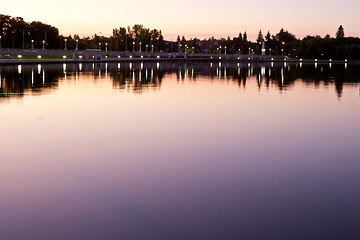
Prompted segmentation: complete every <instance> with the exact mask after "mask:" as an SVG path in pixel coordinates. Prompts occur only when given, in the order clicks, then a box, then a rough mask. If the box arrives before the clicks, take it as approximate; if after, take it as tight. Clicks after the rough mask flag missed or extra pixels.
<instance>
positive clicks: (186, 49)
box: [185, 44, 187, 53]
mask: <svg viewBox="0 0 360 240" xmlns="http://www.w3.org/2000/svg"><path fill="white" fill-rule="evenodd" d="M186 52H187V44H185V53H186Z"/></svg>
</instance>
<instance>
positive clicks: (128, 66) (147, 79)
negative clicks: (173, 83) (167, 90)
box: [110, 63, 164, 93]
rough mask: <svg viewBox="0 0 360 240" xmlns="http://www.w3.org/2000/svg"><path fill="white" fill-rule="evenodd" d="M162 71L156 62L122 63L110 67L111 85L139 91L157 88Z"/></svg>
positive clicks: (161, 77)
mask: <svg viewBox="0 0 360 240" xmlns="http://www.w3.org/2000/svg"><path fill="white" fill-rule="evenodd" d="M163 75H164V73H163V72H162V71H161V70H160V69H159V68H158V65H157V64H151V65H149V64H146V66H145V67H144V64H143V63H137V64H132V63H123V64H120V65H117V67H115V68H114V67H110V76H111V78H112V82H113V87H114V88H117V89H124V90H133V91H134V92H135V93H141V92H142V91H144V90H145V89H159V88H160V86H161V81H162V79H163V77H164V76H163Z"/></svg>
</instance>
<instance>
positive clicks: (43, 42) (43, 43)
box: [42, 40, 45, 50]
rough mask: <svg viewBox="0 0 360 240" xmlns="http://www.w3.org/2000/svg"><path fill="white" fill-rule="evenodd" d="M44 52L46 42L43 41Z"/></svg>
mask: <svg viewBox="0 0 360 240" xmlns="http://www.w3.org/2000/svg"><path fill="white" fill-rule="evenodd" d="M42 45H43V50H44V49H45V40H43V41H42Z"/></svg>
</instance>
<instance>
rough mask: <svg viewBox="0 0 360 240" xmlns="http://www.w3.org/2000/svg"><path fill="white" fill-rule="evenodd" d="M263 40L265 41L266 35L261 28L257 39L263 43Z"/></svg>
mask: <svg viewBox="0 0 360 240" xmlns="http://www.w3.org/2000/svg"><path fill="white" fill-rule="evenodd" d="M263 41H264V36H263V34H262V32H261V30H260V31H259V34H258V37H257V39H256V42H258V43H261V42H263Z"/></svg>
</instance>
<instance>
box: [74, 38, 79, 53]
mask: <svg viewBox="0 0 360 240" xmlns="http://www.w3.org/2000/svg"><path fill="white" fill-rule="evenodd" d="M75 42H76V48H75V51H77V50H79V39H76V41H75Z"/></svg>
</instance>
